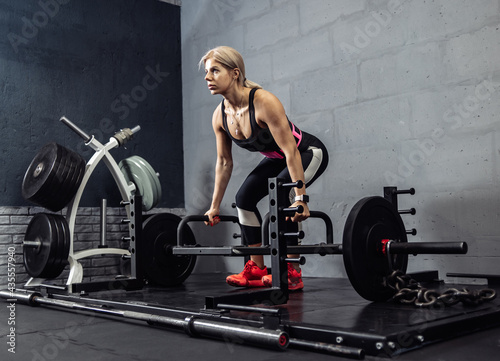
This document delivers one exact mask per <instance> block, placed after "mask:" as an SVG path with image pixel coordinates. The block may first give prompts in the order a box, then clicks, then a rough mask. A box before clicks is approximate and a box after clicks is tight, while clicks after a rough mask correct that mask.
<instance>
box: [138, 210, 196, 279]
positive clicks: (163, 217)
mask: <svg viewBox="0 0 500 361" xmlns="http://www.w3.org/2000/svg"><path fill="white" fill-rule="evenodd" d="M180 221H181V218H180V217H179V216H176V215H175V214H171V213H158V214H155V215H153V216H151V217H149V218H148V219H147V220H146V221H144V223H143V230H142V242H144V245H143V249H144V256H143V258H142V263H143V265H144V272H145V274H146V276H147V278H148V279H149V280H150V281H151V282H152V283H155V284H158V285H162V286H175V285H179V284H181V283H182V282H184V280H186V279H187V278H188V277H189V275H190V274H191V272H192V271H193V268H194V266H195V264H196V256H180V255H173V254H172V250H171V247H173V246H177V226H178V225H179V223H180ZM184 239H185V240H186V241H185V243H186V244H187V245H194V244H196V241H195V238H194V234H193V232H192V231H191V228H189V227H186V229H185V233H184Z"/></svg>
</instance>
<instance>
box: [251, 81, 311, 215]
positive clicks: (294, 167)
mask: <svg viewBox="0 0 500 361" xmlns="http://www.w3.org/2000/svg"><path fill="white" fill-rule="evenodd" d="M254 106H255V114H256V118H257V121H258V122H259V121H260V122H261V123H265V124H266V125H267V127H268V128H269V130H270V131H271V134H272V135H273V138H274V140H275V141H276V144H277V145H278V146H279V147H280V149H281V150H282V151H283V153H284V154H285V157H286V164H287V167H288V172H289V173H290V177H291V178H292V182H297V181H299V180H301V181H302V182H303V183H304V186H303V187H302V188H295V194H296V195H301V194H306V187H305V179H304V168H303V167H302V159H301V157H300V153H299V150H298V149H297V144H296V141H295V138H294V136H293V134H292V131H291V130H290V125H289V123H288V119H287V117H286V114H285V109H284V108H283V105H282V104H281V102H280V101H279V99H278V98H277V97H276V96H274V95H273V94H272V93H270V92H268V91H265V90H259V91H258V92H256V93H255V99H254ZM298 205H302V206H303V207H304V212H303V213H300V214H299V213H296V214H295V215H294V216H293V217H291V219H292V221H294V222H300V221H303V220H305V219H307V218H308V217H309V215H310V214H309V208H308V206H307V203H305V202H301V201H297V202H294V203H293V205H292V206H294V207H295V206H298Z"/></svg>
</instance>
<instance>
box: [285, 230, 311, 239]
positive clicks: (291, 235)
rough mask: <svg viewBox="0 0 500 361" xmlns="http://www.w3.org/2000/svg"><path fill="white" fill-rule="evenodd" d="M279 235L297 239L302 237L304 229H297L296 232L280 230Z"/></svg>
mask: <svg viewBox="0 0 500 361" xmlns="http://www.w3.org/2000/svg"><path fill="white" fill-rule="evenodd" d="M281 235H282V236H283V237H297V238H298V239H304V237H305V235H306V234H305V233H304V231H298V232H282V233H281Z"/></svg>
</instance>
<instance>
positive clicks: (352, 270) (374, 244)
mask: <svg viewBox="0 0 500 361" xmlns="http://www.w3.org/2000/svg"><path fill="white" fill-rule="evenodd" d="M387 239H390V240H392V241H397V242H408V240H407V237H406V230H405V227H404V224H403V221H402V219H401V216H400V215H399V213H398V211H397V210H396V209H395V207H394V205H393V204H392V203H390V202H389V201H388V200H386V199H385V198H382V197H376V196H375V197H366V198H363V199H361V200H360V201H358V202H357V203H356V204H355V205H354V207H353V208H352V210H351V212H350V213H349V216H348V217H347V220H346V223H345V227H344V235H343V245H342V250H343V251H342V253H343V258H344V265H345V269H346V272H347V276H348V277H349V280H350V282H351V284H352V286H353V287H354V289H355V290H356V291H357V292H358V293H359V294H360V296H362V297H364V298H365V299H367V300H370V301H385V300H387V299H389V298H390V297H392V295H393V290H391V289H390V288H388V287H386V286H385V285H384V278H385V277H387V276H388V275H390V274H391V273H392V271H393V270H400V271H402V272H403V273H406V267H407V264H408V254H396V255H392V256H391V262H389V259H388V256H386V255H385V254H384V251H383V249H382V248H383V246H384V242H383V240H387Z"/></svg>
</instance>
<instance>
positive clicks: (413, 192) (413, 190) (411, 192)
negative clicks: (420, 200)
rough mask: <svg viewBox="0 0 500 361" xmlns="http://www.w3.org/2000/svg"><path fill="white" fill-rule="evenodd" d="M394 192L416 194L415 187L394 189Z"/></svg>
mask: <svg viewBox="0 0 500 361" xmlns="http://www.w3.org/2000/svg"><path fill="white" fill-rule="evenodd" d="M392 193H393V194H411V195H414V194H415V188H410V189H400V190H394V191H393V192H392Z"/></svg>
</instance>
